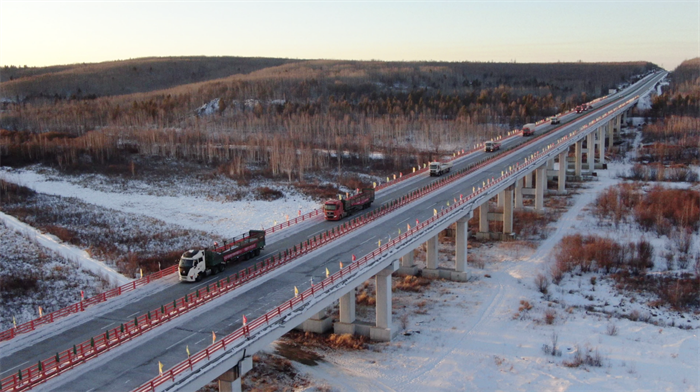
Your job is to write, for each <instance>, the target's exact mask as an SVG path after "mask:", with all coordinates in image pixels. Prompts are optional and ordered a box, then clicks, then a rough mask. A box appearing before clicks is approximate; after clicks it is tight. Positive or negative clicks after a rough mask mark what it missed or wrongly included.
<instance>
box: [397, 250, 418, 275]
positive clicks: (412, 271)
mask: <svg viewBox="0 0 700 392" xmlns="http://www.w3.org/2000/svg"><path fill="white" fill-rule="evenodd" d="M396 272H397V273H398V274H399V275H417V274H418V267H416V263H415V262H414V258H413V251H410V252H408V253H407V254H405V255H404V256H403V257H402V258H401V267H399V269H398V270H397V271H396Z"/></svg>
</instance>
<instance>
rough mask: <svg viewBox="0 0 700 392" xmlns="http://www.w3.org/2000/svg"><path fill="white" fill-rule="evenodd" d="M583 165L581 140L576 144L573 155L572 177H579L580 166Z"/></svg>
mask: <svg viewBox="0 0 700 392" xmlns="http://www.w3.org/2000/svg"><path fill="white" fill-rule="evenodd" d="M582 163H583V140H579V141H577V142H576V152H575V153H574V176H576V178H580V177H581V165H582Z"/></svg>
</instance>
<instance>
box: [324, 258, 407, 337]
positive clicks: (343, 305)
mask: <svg viewBox="0 0 700 392" xmlns="http://www.w3.org/2000/svg"><path fill="white" fill-rule="evenodd" d="M398 268H399V263H398V260H395V261H394V262H393V263H391V264H390V265H389V266H388V267H387V268H385V269H383V270H381V271H379V273H377V274H376V275H375V276H374V279H375V289H376V291H377V298H376V300H377V301H376V305H375V306H376V320H375V325H371V324H368V323H363V322H357V321H356V318H355V317H356V314H355V288H354V287H353V288H352V289H351V290H350V291H348V292H347V293H345V294H344V295H343V296H342V297H340V301H339V308H340V309H339V313H340V320H339V321H338V322H337V323H335V324H333V332H334V333H335V334H337V335H343V334H351V335H361V336H367V337H369V338H370V339H372V340H375V341H380V342H388V341H391V338H392V337H393V330H392V327H391V274H393V273H394V272H396V270H398Z"/></svg>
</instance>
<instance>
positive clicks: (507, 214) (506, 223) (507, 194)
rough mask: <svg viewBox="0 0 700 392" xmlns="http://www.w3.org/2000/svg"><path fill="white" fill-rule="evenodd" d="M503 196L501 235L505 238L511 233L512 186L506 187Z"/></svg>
mask: <svg viewBox="0 0 700 392" xmlns="http://www.w3.org/2000/svg"><path fill="white" fill-rule="evenodd" d="M538 176H539V173H538ZM503 196H504V197H503V237H504V239H505V238H507V237H508V236H510V235H512V234H513V186H509V187H508V188H506V190H505V191H503Z"/></svg>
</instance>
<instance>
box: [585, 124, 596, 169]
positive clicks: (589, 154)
mask: <svg viewBox="0 0 700 392" xmlns="http://www.w3.org/2000/svg"><path fill="white" fill-rule="evenodd" d="M594 136H595V132H591V133H589V134H588V136H586V168H587V169H588V172H589V173H593V172H594V171H595V166H594V163H593V157H594V155H595V144H594V143H593V137H594Z"/></svg>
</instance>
